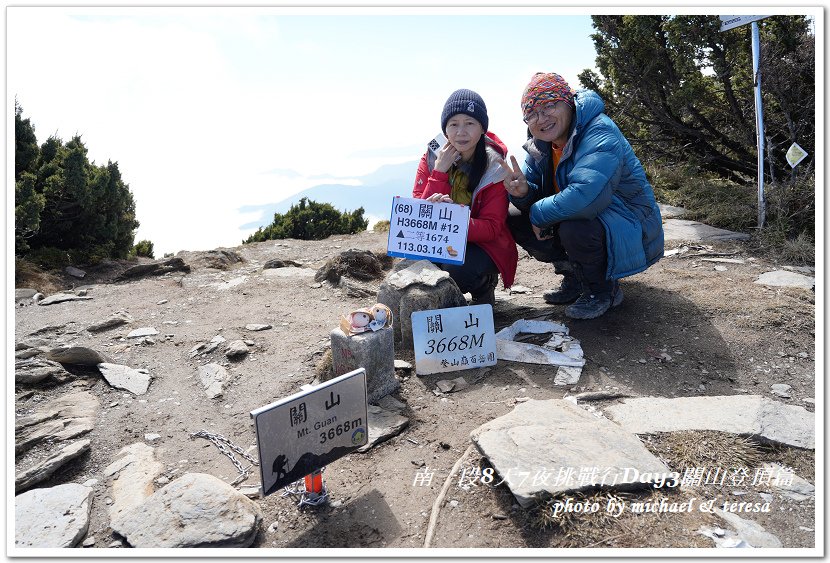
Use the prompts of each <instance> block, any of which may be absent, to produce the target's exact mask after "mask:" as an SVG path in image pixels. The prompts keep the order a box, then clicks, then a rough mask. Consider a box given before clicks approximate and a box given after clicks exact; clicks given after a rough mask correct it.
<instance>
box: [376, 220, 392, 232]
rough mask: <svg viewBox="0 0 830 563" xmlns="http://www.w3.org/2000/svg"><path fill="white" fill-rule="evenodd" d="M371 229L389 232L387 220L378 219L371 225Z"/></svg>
mask: <svg viewBox="0 0 830 563" xmlns="http://www.w3.org/2000/svg"><path fill="white" fill-rule="evenodd" d="M372 230H373V231H375V232H376V233H388V232H389V221H378V222H377V223H375V225H374V226H373V227H372Z"/></svg>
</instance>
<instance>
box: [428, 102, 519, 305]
mask: <svg viewBox="0 0 830 563" xmlns="http://www.w3.org/2000/svg"><path fill="white" fill-rule="evenodd" d="M488 125H489V119H488V118H487V106H485V105H484V100H483V99H481V96H479V95H478V94H476V93H475V92H473V91H472V90H456V91H455V92H453V93H452V95H450V97H449V98H448V99H447V102H446V103H445V104H444V110H443V111H442V112H441V130H442V131H443V132H444V134H445V135H446V136H447V142H446V143H445V144H444V146H443V147H441V148H440V149H439V150H438V151H437V154H433V152H432V151H429V150H427V152H426V153H425V154H424V156H423V157H421V163H420V165H419V166H418V173H417V175H416V176H415V186H414V187H413V189H412V196H413V197H416V198H419V199H426V200H428V201H441V202H454V203H461V204H464V205H468V206H470V225H469V228H468V230H467V249H466V254H465V259H464V264H462V265H460V266H459V265H455V264H438V267H440V268H441V269H443V270H445V271H447V272H449V274H450V277H452V279H453V280H455V283H456V284H457V285H458V287H459V289H461V292H462V293H470V294H471V295H472V297H473V304H474V305H478V304H484V303H489V304H490V305H493V304H494V303H495V295H494V290H495V288H496V284H497V283H498V275H499V274H501V279H502V282H503V283H504V287H505V288H508V287H510V286H511V285H513V279H514V278H515V276H516V262H517V261H518V259H519V255H518V252H517V250H516V243H515V242H514V241H513V236H512V235H511V234H510V230H509V229H508V228H507V205H508V202H507V192H506V191H505V189H504V183H503V180H504V171H503V170H502V169H501V167H500V166H499V159H500V158H504V156H505V155H506V154H507V147H506V146H505V145H504V143H502V142H501V140H500V139H499V138H498V137H497V136H496V135H495V134H493V133H488V132H487V127H488Z"/></svg>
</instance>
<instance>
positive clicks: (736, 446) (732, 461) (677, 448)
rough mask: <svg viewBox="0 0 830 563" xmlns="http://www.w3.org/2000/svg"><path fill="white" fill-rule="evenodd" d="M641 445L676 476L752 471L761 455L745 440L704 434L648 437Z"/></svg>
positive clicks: (709, 433) (711, 433) (685, 432)
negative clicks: (693, 470) (720, 470)
mask: <svg viewBox="0 0 830 563" xmlns="http://www.w3.org/2000/svg"><path fill="white" fill-rule="evenodd" d="M645 445H646V447H647V448H648V449H649V450H651V451H652V453H654V454H655V455H657V456H658V457H659V458H661V459H662V460H663V461H664V462H666V464H667V465H668V466H669V467H670V468H672V470H674V471H678V472H680V473H682V472H683V471H685V470H686V469H689V468H696V467H710V468H711V467H720V468H723V469H727V468H738V467H755V466H756V465H758V463H759V461H760V460H761V455H762V450H761V447H760V445H759V444H758V443H756V442H754V441H752V440H750V439H748V438H744V437H741V436H737V435H735V434H728V433H726V432H714V431H708V430H706V431H703V430H688V431H684V432H668V433H659V434H652V435H650V436H648V437H645Z"/></svg>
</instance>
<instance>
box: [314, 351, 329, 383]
mask: <svg viewBox="0 0 830 563" xmlns="http://www.w3.org/2000/svg"><path fill="white" fill-rule="evenodd" d="M333 369H334V367H333V364H332V359H331V348H327V349H326V351H325V352H324V353H323V357H322V358H320V361H319V362H317V365H316V366H314V373H315V375H317V378H318V379H319V380H320V381H327V380H329V379H331V376H332V373H333V372H332V370H333Z"/></svg>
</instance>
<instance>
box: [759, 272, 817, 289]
mask: <svg viewBox="0 0 830 563" xmlns="http://www.w3.org/2000/svg"><path fill="white" fill-rule="evenodd" d="M755 283H757V284H759V285H770V286H773V287H800V288H803V289H813V288H814V287H815V286H816V278H815V277H813V276H805V275H804V274H799V273H798V272H789V271H787V270H774V271H772V272H764V273H763V274H761V275H760V276H758V279H757V280H755Z"/></svg>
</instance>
